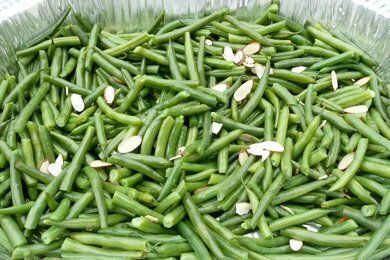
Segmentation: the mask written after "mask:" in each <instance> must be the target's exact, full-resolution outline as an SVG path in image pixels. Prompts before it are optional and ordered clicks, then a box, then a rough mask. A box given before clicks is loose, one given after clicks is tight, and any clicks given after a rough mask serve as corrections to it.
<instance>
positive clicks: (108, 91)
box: [104, 86, 115, 106]
mask: <svg viewBox="0 0 390 260" xmlns="http://www.w3.org/2000/svg"><path fill="white" fill-rule="evenodd" d="M114 99H115V89H114V88H113V87H111V86H107V87H106V88H105V89H104V100H105V101H106V103H107V105H110V106H111V105H112V103H113V102H114Z"/></svg>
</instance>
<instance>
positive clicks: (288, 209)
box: [280, 205, 295, 215]
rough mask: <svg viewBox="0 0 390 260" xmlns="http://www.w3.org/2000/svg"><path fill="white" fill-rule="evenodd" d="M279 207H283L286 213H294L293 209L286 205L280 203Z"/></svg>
mask: <svg viewBox="0 0 390 260" xmlns="http://www.w3.org/2000/svg"><path fill="white" fill-rule="evenodd" d="M280 207H281V208H282V209H284V210H285V211H287V212H288V213H290V214H291V215H294V214H295V213H294V211H292V209H290V208H289V207H287V206H284V205H280Z"/></svg>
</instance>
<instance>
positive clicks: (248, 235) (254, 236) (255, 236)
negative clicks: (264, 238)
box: [243, 231, 260, 238]
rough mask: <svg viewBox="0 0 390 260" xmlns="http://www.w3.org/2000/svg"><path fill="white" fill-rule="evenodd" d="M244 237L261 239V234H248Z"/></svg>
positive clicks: (256, 232)
mask: <svg viewBox="0 0 390 260" xmlns="http://www.w3.org/2000/svg"><path fill="white" fill-rule="evenodd" d="M243 237H252V238H260V234H259V232H258V231H255V232H251V233H247V234H245V235H243Z"/></svg>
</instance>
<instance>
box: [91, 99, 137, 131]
mask: <svg viewBox="0 0 390 260" xmlns="http://www.w3.org/2000/svg"><path fill="white" fill-rule="evenodd" d="M97 104H98V106H99V108H100V109H101V110H102V112H103V113H104V114H106V115H107V117H109V118H110V119H112V120H115V121H117V122H119V123H122V124H125V125H136V126H137V125H142V121H141V119H139V118H138V117H135V116H129V115H125V114H121V113H118V112H116V111H115V110H113V109H111V108H110V107H109V106H108V105H107V104H106V103H105V101H104V99H103V98H102V97H99V98H98V99H97Z"/></svg>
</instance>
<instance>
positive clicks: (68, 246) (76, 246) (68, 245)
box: [61, 238, 145, 258]
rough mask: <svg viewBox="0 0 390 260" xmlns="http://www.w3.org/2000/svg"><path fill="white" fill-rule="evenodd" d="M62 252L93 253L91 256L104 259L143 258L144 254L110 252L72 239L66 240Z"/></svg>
mask: <svg viewBox="0 0 390 260" xmlns="http://www.w3.org/2000/svg"><path fill="white" fill-rule="evenodd" d="M61 250H62V251H66V252H75V253H88V254H90V253H91V252H93V254H92V255H97V256H105V257H121V258H143V257H144V255H145V253H144V252H143V251H133V250H132V251H124V250H110V249H105V248H99V247H95V246H90V245H84V244H82V243H80V242H77V241H75V240H73V239H70V238H66V239H65V241H64V242H63V243H62V246H61Z"/></svg>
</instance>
